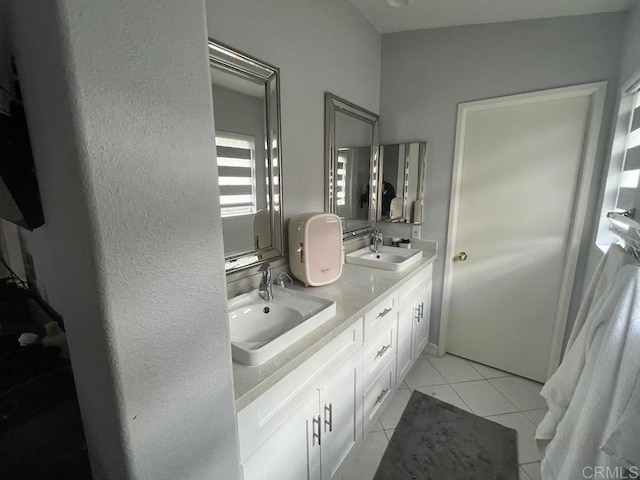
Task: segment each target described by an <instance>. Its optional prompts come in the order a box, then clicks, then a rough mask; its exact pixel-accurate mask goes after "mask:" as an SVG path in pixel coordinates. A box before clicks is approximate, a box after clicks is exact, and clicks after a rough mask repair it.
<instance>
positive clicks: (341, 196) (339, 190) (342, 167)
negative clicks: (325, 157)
mask: <svg viewBox="0 0 640 480" xmlns="http://www.w3.org/2000/svg"><path fill="white" fill-rule="evenodd" d="M337 163H338V165H337V168H336V205H337V206H339V207H340V206H344V205H345V204H346V190H347V152H346V151H344V150H342V151H340V152H338V162H337Z"/></svg>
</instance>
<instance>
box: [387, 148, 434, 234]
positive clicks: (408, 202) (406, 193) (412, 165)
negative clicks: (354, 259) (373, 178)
mask: <svg viewBox="0 0 640 480" xmlns="http://www.w3.org/2000/svg"><path fill="white" fill-rule="evenodd" d="M426 159H427V142H413V143H398V144H394V145H381V146H380V178H381V181H380V187H379V192H380V193H379V199H378V211H377V218H378V220H380V221H386V222H402V223H414V224H419V223H422V202H423V201H424V180H425V171H426Z"/></svg>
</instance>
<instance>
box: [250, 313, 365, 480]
mask: <svg viewBox="0 0 640 480" xmlns="http://www.w3.org/2000/svg"><path fill="white" fill-rule="evenodd" d="M362 331H363V328H362V320H358V321H357V322H355V323H354V325H353V326H351V327H350V328H349V329H347V330H346V331H345V332H343V333H341V334H340V335H338V336H337V337H336V338H335V339H333V340H332V341H331V342H330V343H329V344H328V345H326V346H325V347H324V348H323V349H321V350H320V351H319V352H317V353H316V354H315V355H313V356H312V357H311V358H310V359H309V360H307V361H306V362H305V363H303V364H302V365H301V366H300V367H298V368H297V369H296V370H294V371H293V372H292V373H290V374H289V375H288V376H287V377H285V378H284V379H283V380H281V381H280V382H278V383H277V384H276V385H275V386H273V387H272V388H271V389H270V390H268V391H267V392H266V393H265V394H263V395H262V396H260V397H259V398H258V399H256V400H255V401H254V402H253V403H251V404H250V405H248V406H247V407H245V408H244V409H242V410H241V411H240V412H239V413H238V433H239V442H240V456H241V463H242V470H243V476H244V480H285V479H291V480H305V479H314V480H329V479H334V478H341V474H340V467H341V465H342V462H343V461H344V459H345V458H346V457H347V455H348V454H349V452H350V451H351V450H352V449H353V448H354V447H355V446H356V445H357V444H358V443H359V442H360V440H361V439H362Z"/></svg>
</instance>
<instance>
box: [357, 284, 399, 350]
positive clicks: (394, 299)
mask: <svg viewBox="0 0 640 480" xmlns="http://www.w3.org/2000/svg"><path fill="white" fill-rule="evenodd" d="M397 310H398V292H397V291H396V292H393V294H391V295H389V296H388V297H387V298H385V299H384V300H382V301H381V302H380V303H378V304H377V305H376V306H375V307H373V308H372V309H371V310H369V312H368V313H366V314H365V316H364V340H365V342H366V341H367V340H368V339H369V338H370V337H371V336H372V335H373V334H374V333H375V332H376V331H377V330H378V329H379V328H381V325H384V324H385V323H386V321H387V320H388V319H389V318H394V319H397V318H398V312H397Z"/></svg>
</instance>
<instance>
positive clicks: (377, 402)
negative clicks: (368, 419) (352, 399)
mask: <svg viewBox="0 0 640 480" xmlns="http://www.w3.org/2000/svg"><path fill="white" fill-rule="evenodd" d="M387 393H389V389H388V388H385V389H384V390H382V391H381V392H380V395H378V398H376V403H375V405H377V404H379V403H380V402H382V400H384V397H385V396H386V395H387Z"/></svg>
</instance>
